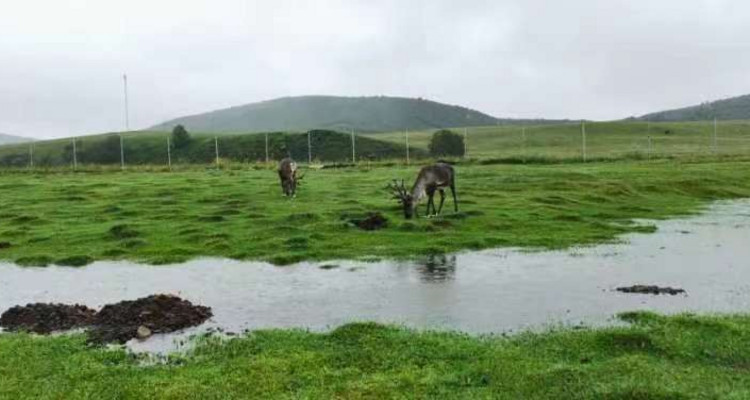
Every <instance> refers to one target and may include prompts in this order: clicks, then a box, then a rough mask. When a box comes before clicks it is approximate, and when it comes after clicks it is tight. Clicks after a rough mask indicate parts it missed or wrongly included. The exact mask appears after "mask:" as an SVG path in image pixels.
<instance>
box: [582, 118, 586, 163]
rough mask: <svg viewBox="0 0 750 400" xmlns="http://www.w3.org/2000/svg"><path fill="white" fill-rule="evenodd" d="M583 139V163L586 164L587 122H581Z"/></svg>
mask: <svg viewBox="0 0 750 400" xmlns="http://www.w3.org/2000/svg"><path fill="white" fill-rule="evenodd" d="M581 139H582V140H581V142H582V146H583V147H582V148H581V150H582V154H583V162H586V121H581Z"/></svg>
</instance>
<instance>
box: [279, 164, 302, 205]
mask: <svg viewBox="0 0 750 400" xmlns="http://www.w3.org/2000/svg"><path fill="white" fill-rule="evenodd" d="M297 171H298V169H297V163H296V162H294V160H292V159H291V158H289V157H287V158H284V159H283V160H281V162H279V179H281V192H282V193H283V194H284V196H286V197H295V196H296V194H297V185H299V184H300V181H301V180H302V178H303V177H304V174H303V175H299V176H298V175H297Z"/></svg>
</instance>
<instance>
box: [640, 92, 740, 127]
mask: <svg viewBox="0 0 750 400" xmlns="http://www.w3.org/2000/svg"><path fill="white" fill-rule="evenodd" d="M714 118H716V119H719V120H737V119H750V95H744V96H738V97H731V98H728V99H724V100H717V101H712V102H706V103H701V104H699V105H695V106H690V107H683V108H676V109H673V110H666V111H659V112H655V113H651V114H646V115H643V116H640V117H638V118H637V119H639V120H642V121H646V120H649V121H707V120H712V119H714Z"/></svg>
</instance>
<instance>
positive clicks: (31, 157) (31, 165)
mask: <svg viewBox="0 0 750 400" xmlns="http://www.w3.org/2000/svg"><path fill="white" fill-rule="evenodd" d="M33 168H34V143H33V142H31V143H29V169H33Z"/></svg>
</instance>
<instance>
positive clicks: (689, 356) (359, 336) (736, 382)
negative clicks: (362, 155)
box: [0, 313, 750, 399]
mask: <svg viewBox="0 0 750 400" xmlns="http://www.w3.org/2000/svg"><path fill="white" fill-rule="evenodd" d="M623 318H624V319H626V320H627V321H631V322H633V323H634V324H633V325H631V326H627V327H617V328H606V329H582V330H572V329H565V330H559V331H552V332H546V333H537V334H534V333H524V334H520V335H515V336H511V337H509V338H503V337H473V336H468V335H464V334H459V333H440V332H421V333H420V332H414V331H410V330H406V329H400V328H395V327H388V326H381V325H375V324H352V325H345V326H342V327H340V328H338V329H336V330H334V331H333V332H331V333H329V334H317V333H309V332H304V331H300V330H272V331H259V332H254V333H251V334H248V335H247V336H244V337H241V338H239V339H235V340H232V341H231V342H228V343H224V344H221V343H219V342H218V341H216V340H211V339H209V340H206V341H204V342H203V344H202V345H200V346H199V347H198V348H197V349H196V350H195V351H194V352H193V353H192V354H188V355H185V356H177V357H173V358H171V359H170V360H169V361H168V362H167V363H166V364H157V365H153V364H151V365H144V364H143V363H142V362H141V361H140V360H139V359H137V358H136V357H134V356H132V355H128V354H127V353H126V352H124V351H121V350H116V351H107V350H101V349H94V348H87V347H86V345H85V338H84V337H83V336H82V335H75V336H64V337H54V338H36V337H31V336H28V335H24V334H12V335H10V334H9V335H0V398H9V399H10V398H13V399H21V398H29V399H31V398H35V399H36V398H97V399H102V398H105V399H106V398H137V399H149V398H160V399H162V398H170V399H186V398H222V399H226V398H326V399H328V398H426V397H429V398H500V399H519V398H524V399H706V398H708V399H714V398H715V399H745V398H748V396H750V389H749V388H750V374H748V373H747V368H748V365H750V346H748V343H750V317H748V316H703V317H696V316H688V315H682V316H672V317H663V316H658V315H654V314H648V313H630V314H626V315H624V316H623Z"/></svg>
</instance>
